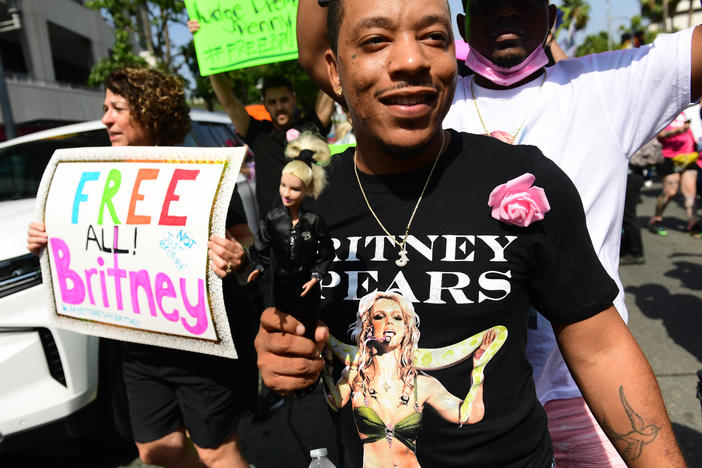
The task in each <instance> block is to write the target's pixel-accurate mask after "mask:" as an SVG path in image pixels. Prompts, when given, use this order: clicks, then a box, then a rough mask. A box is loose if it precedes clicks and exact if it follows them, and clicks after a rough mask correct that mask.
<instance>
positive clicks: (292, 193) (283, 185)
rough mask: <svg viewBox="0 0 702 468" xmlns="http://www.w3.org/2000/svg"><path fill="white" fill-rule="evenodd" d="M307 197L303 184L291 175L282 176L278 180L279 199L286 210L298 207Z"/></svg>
mask: <svg viewBox="0 0 702 468" xmlns="http://www.w3.org/2000/svg"><path fill="white" fill-rule="evenodd" d="M305 195H307V188H306V187H305V184H304V183H303V182H302V180H300V178H299V177H296V176H294V175H292V174H283V175H282V176H281V178H280V199H281V200H282V202H283V206H285V207H286V208H290V207H299V206H300V204H301V203H302V199H303V198H305Z"/></svg>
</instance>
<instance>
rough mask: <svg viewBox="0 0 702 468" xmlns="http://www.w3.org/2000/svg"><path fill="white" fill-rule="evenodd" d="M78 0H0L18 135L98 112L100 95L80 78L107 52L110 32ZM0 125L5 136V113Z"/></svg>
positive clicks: (2, 45) (0, 46)
mask: <svg viewBox="0 0 702 468" xmlns="http://www.w3.org/2000/svg"><path fill="white" fill-rule="evenodd" d="M83 3H84V2H83V1H82V0H0V24H3V25H6V26H5V27H3V28H0V30H1V31H2V32H0V53H1V54H2V62H3V66H4V72H5V73H4V75H5V81H6V87H7V92H8V96H9V101H10V104H11V109H12V115H13V117H14V122H15V127H16V133H17V135H24V134H26V133H31V132H34V131H37V130H43V129H46V128H50V127H56V126H58V125H64V124H67V123H73V122H80V121H84V120H91V119H95V118H98V117H99V116H100V115H101V109H102V101H103V98H104V94H103V92H102V90H99V89H95V88H90V87H88V86H86V84H85V82H86V79H87V77H88V74H89V73H90V69H91V68H92V66H93V64H95V63H96V62H97V60H98V59H100V58H101V57H107V56H109V54H110V52H111V50H110V47H111V46H112V44H113V42H114V31H113V29H112V28H111V27H109V26H108V25H107V24H106V23H105V21H104V20H103V19H102V17H101V16H100V13H99V12H98V11H95V10H91V9H89V8H86V7H85V6H84V5H83ZM13 12H16V14H15V15H14V21H13V15H12V13H13ZM0 125H1V126H0V140H5V139H6V133H5V116H4V115H3V116H2V119H0Z"/></svg>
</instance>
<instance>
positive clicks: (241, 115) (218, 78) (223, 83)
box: [210, 73, 251, 138]
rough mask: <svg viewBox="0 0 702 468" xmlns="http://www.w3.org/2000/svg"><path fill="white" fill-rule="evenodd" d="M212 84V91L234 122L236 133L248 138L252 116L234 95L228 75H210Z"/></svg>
mask: <svg viewBox="0 0 702 468" xmlns="http://www.w3.org/2000/svg"><path fill="white" fill-rule="evenodd" d="M210 83H212V89H214V92H215V94H216V95H217V100H218V101H219V103H220V104H221V105H222V107H223V108H224V111H225V112H226V113H227V115H229V118H230V119H231V120H232V123H233V124H234V128H236V133H238V134H239V135H241V136H242V137H243V138H246V133H247V132H248V131H249V124H250V123H251V116H250V115H249V113H248V112H246V107H245V106H244V104H243V103H242V102H241V101H240V100H239V98H237V97H236V96H235V95H234V92H233V91H232V85H231V83H230V82H229V80H228V79H227V77H226V75H224V74H223V73H219V74H216V75H210Z"/></svg>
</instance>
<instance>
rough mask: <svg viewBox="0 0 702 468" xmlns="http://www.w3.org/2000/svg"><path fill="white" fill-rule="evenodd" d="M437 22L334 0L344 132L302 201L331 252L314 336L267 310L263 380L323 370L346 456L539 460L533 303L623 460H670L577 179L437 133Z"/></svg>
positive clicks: (442, 33) (498, 146)
mask: <svg viewBox="0 0 702 468" xmlns="http://www.w3.org/2000/svg"><path fill="white" fill-rule="evenodd" d="M536 3H538V2H534V4H536ZM361 6H362V8H361ZM451 29H452V28H451V18H450V14H449V10H448V6H447V3H446V1H445V0H338V1H336V2H332V3H331V4H330V6H329V14H328V31H329V39H330V40H329V43H330V45H331V50H330V51H328V52H327V53H326V55H325V59H326V63H327V64H328V68H329V77H330V79H331V83H332V85H333V89H334V91H335V92H336V94H337V95H340V96H341V95H343V97H344V99H345V100H346V102H347V104H348V106H349V109H350V113H351V116H352V119H353V122H354V132H355V135H356V139H357V148H356V150H355V151H353V150H350V151H348V152H347V153H345V154H344V155H342V156H340V157H338V158H336V160H335V161H333V162H332V164H331V166H330V167H329V178H328V181H329V185H328V188H327V189H326V192H325V193H323V194H322V195H321V197H320V198H319V199H318V203H317V204H316V206H315V212H316V213H318V214H319V215H321V216H322V217H324V219H325V221H326V224H327V225H328V227H329V230H330V233H331V235H332V237H333V238H334V246H335V250H336V252H335V253H336V258H335V261H334V264H333V266H332V269H331V270H330V275H329V277H328V278H327V279H326V280H325V281H323V282H322V294H323V296H324V297H323V303H322V307H323V310H322V319H323V320H324V321H325V322H326V324H327V325H328V326H320V327H318V328H317V330H316V333H315V341H314V342H313V341H311V340H308V339H306V338H304V337H303V336H302V335H303V333H304V327H303V326H302V324H300V323H299V322H297V321H296V320H294V319H292V318H291V317H289V316H286V315H285V314H284V313H282V312H280V311H277V310H275V309H267V310H266V311H264V313H263V315H262V317H261V328H260V329H259V333H258V336H257V338H256V349H257V352H258V363H259V369H260V370H261V374H262V376H263V379H264V381H265V383H266V385H268V386H269V387H270V388H273V389H274V390H276V391H279V392H281V393H289V392H292V391H295V390H296V389H299V388H304V387H306V386H308V385H311V384H313V383H314V382H316V381H317V379H318V378H319V375H320V373H321V372H322V370H324V376H323V377H324V383H325V388H326V390H327V401H328V403H329V405H330V406H331V407H332V409H333V410H335V411H337V412H338V413H337V414H338V416H337V417H336V418H335V420H336V422H337V424H338V430H339V434H340V438H341V440H342V442H343V446H344V456H345V460H346V462H347V464H348V466H353V467H360V466H368V467H375V466H380V467H395V466H402V467H404V466H415V467H416V466H425V467H464V466H480V467H500V468H504V467H534V468H546V467H550V466H552V464H553V454H552V449H551V444H550V438H549V435H548V431H547V427H546V417H545V414H544V411H543V408H542V407H541V406H540V405H539V403H538V400H537V399H536V394H535V388H534V383H533V380H532V378H531V367H530V365H529V364H528V361H527V360H526V356H525V350H524V348H525V341H526V330H527V321H528V317H529V310H530V308H531V307H532V306H534V307H537V308H538V309H539V310H540V311H542V312H543V313H544V315H545V316H546V317H548V318H549V320H551V322H552V324H553V328H554V330H555V333H556V336H557V338H558V341H559V345H560V348H561V351H562V352H563V355H564V357H565V358H566V360H567V362H568V364H569V366H570V367H571V370H572V371H573V375H574V377H575V379H576V380H577V381H578V383H579V384H580V387H581V390H582V391H583V394H584V395H585V397H586V399H587V402H588V404H589V405H590V407H591V408H592V409H593V412H594V413H595V415H596V417H597V418H598V419H599V420H600V421H601V422H602V423H603V426H605V427H606V431H607V433H608V435H609V436H610V437H611V438H612V439H613V440H614V441H615V444H616V445H617V448H618V449H619V450H620V452H621V453H623V454H624V455H625V456H626V458H627V459H628V461H629V463H630V464H631V466H666V467H667V466H670V467H672V466H684V461H683V460H682V456H681V455H680V452H679V449H678V448H677V446H676V443H675V438H674V435H673V433H672V428H671V426H670V422H669V421H668V418H667V415H666V413H665V407H664V405H663V402H662V399H661V396H660V391H659V389H658V387H657V383H656V380H655V377H654V376H653V373H652V372H651V369H650V366H649V365H648V362H647V361H646V358H645V357H644V356H643V353H642V352H641V350H640V349H639V347H638V345H637V344H636V342H635V340H634V339H633V337H632V336H631V333H630V332H629V330H628V329H627V327H626V325H625V324H624V322H623V321H622V320H621V318H620V316H619V314H618V313H617V311H616V309H615V308H614V307H613V306H612V300H613V299H614V297H615V296H616V294H617V288H616V285H615V283H614V282H613V281H612V280H611V278H609V277H608V275H607V274H606V272H605V270H604V269H603V268H602V266H601V265H600V263H599V261H598V260H597V257H596V255H595V252H594V249H593V248H592V244H591V242H590V240H589V236H588V235H587V229H586V227H585V218H584V212H583V209H582V204H581V202H580V199H579V197H578V194H577V191H576V190H575V188H574V187H573V184H572V183H571V182H570V180H569V179H568V178H567V177H566V176H565V175H564V173H563V172H562V171H561V170H560V169H558V168H557V167H556V166H555V165H554V164H553V163H552V162H551V161H549V160H548V159H546V158H545V157H544V156H543V155H542V154H541V153H540V152H539V151H538V150H537V149H536V148H534V147H526V146H524V147H518V146H511V145H507V144H503V143H501V142H499V141H496V140H494V139H490V138H487V137H483V136H477V135H467V134H460V133H457V132H453V131H442V130H441V123H442V121H443V118H444V116H445V115H446V112H447V110H448V107H449V106H450V104H451V100H452V97H453V93H454V89H455V83H456V64H455V58H454V49H453V37H452V33H451ZM532 183H533V184H535V186H534V187H532V186H531V185H532ZM537 187H538V188H537ZM325 346H326V350H325ZM322 353H323V354H324V359H323V358H322V357H320V355H321V354H322Z"/></svg>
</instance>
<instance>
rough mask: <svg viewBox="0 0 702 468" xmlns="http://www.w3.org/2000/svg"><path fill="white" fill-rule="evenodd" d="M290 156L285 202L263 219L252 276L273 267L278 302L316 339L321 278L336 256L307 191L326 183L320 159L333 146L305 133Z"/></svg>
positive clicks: (284, 180) (284, 178)
mask: <svg viewBox="0 0 702 468" xmlns="http://www.w3.org/2000/svg"><path fill="white" fill-rule="evenodd" d="M285 156H287V157H288V158H291V159H292V161H291V162H289V163H288V164H287V165H286V166H285V167H284V168H283V172H282V175H281V177H280V188H279V192H280V199H281V201H282V205H276V206H274V207H273V208H272V209H271V210H270V211H269V212H268V213H266V216H265V218H263V219H262V220H261V223H260V228H259V231H258V235H257V236H256V242H255V243H254V246H253V249H252V252H251V253H252V257H253V260H254V266H253V271H252V272H251V274H250V275H249V277H248V281H249V282H251V281H253V280H254V279H255V278H256V277H257V276H258V275H259V274H260V273H261V272H262V271H263V270H264V269H265V268H268V267H269V266H272V267H273V270H272V271H273V282H272V289H273V304H274V305H275V307H276V308H278V309H280V310H282V311H283V312H286V313H288V314H290V315H292V316H293V317H295V318H297V319H298V320H299V321H300V322H302V324H303V325H304V326H305V336H306V337H308V338H310V339H314V331H315V329H316V328H317V321H318V319H319V305H320V296H321V289H320V285H319V282H320V281H321V280H322V278H323V277H324V276H325V275H326V274H327V271H328V270H329V266H330V265H331V262H332V260H333V259H334V247H333V245H332V240H331V237H330V236H329V231H328V230H327V226H326V225H325V224H324V221H323V220H322V218H320V217H319V216H318V215H317V214H316V213H313V212H312V211H308V210H305V209H303V208H302V200H303V199H304V198H305V196H307V195H311V196H312V197H314V198H317V197H318V196H319V195H320V194H321V193H322V190H323V189H324V186H325V184H326V174H325V172H324V169H323V168H322V167H320V166H319V165H317V163H325V162H327V160H328V159H329V147H328V146H327V144H326V142H325V141H324V140H322V139H321V138H319V137H317V136H315V135H313V134H311V133H302V134H301V135H300V136H299V137H298V138H296V139H295V140H293V141H291V142H290V143H288V146H287V147H286V149H285Z"/></svg>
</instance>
